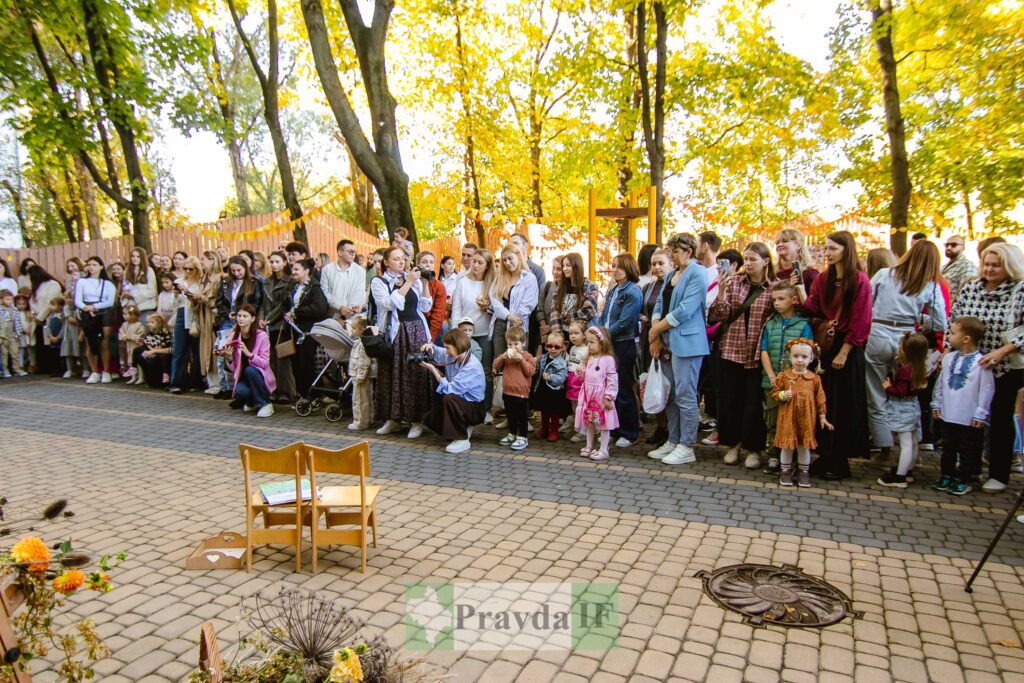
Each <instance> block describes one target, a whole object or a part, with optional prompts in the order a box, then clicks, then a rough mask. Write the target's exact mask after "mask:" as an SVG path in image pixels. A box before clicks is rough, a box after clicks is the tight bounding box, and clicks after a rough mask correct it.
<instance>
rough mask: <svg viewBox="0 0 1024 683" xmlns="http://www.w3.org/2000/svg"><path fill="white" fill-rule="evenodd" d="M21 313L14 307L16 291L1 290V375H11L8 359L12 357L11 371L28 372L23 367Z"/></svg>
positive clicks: (22, 374) (25, 373)
mask: <svg viewBox="0 0 1024 683" xmlns="http://www.w3.org/2000/svg"><path fill="white" fill-rule="evenodd" d="M20 336H21V313H19V312H18V309H16V308H15V307H14V292H11V291H9V290H6V289H4V290H0V377H10V376H11V375H10V374H9V373H8V372H7V361H8V358H9V359H10V363H11V373H13V374H15V375H18V376H19V377H23V376H25V375H27V374H28V373H27V372H25V371H24V370H23V369H22V367H21V351H20V348H19V338H20Z"/></svg>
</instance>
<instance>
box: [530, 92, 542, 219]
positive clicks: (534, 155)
mask: <svg viewBox="0 0 1024 683" xmlns="http://www.w3.org/2000/svg"><path fill="white" fill-rule="evenodd" d="M536 99H537V94H536V90H534V89H533V88H532V87H531V92H530V206H531V208H532V209H533V215H534V217H535V218H541V217H543V216H544V205H543V203H542V202H541V198H540V139H541V134H542V133H543V130H544V122H543V120H542V119H541V117H540V113H539V112H538V111H537V103H536Z"/></svg>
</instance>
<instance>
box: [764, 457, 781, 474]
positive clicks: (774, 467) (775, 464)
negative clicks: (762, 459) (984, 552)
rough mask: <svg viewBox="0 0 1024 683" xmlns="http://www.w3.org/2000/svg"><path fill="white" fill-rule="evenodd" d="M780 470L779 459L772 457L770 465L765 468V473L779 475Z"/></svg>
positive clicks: (769, 459) (769, 461) (769, 460)
mask: <svg viewBox="0 0 1024 683" xmlns="http://www.w3.org/2000/svg"><path fill="white" fill-rule="evenodd" d="M779 468H780V464H779V459H778V458H774V457H772V458H768V465H767V466H766V467H765V468H764V470H763V471H764V473H765V474H779V471H780V470H779Z"/></svg>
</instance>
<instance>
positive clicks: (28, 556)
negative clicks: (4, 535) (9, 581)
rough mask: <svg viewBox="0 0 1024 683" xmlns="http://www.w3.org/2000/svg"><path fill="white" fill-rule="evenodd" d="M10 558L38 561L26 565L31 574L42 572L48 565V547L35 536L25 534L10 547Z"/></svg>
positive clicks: (22, 560) (17, 560) (20, 560)
mask: <svg viewBox="0 0 1024 683" xmlns="http://www.w3.org/2000/svg"><path fill="white" fill-rule="evenodd" d="M11 559H12V560H14V561H15V562H38V564H30V565H28V570H29V571H30V572H32V573H33V574H42V573H43V572H45V571H46V568H47V567H49V566H50V565H49V564H47V562H48V561H49V559H50V549H49V548H47V547H46V544H45V543H43V542H42V541H40V540H39V539H38V538H36V537H35V536H26V537H25V538H23V539H21V540H20V541H18V542H17V543H15V544H14V547H13V548H11Z"/></svg>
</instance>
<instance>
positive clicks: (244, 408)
mask: <svg viewBox="0 0 1024 683" xmlns="http://www.w3.org/2000/svg"><path fill="white" fill-rule="evenodd" d="M254 410H256V406H242V412H243V413H251V412H252V411H254Z"/></svg>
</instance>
